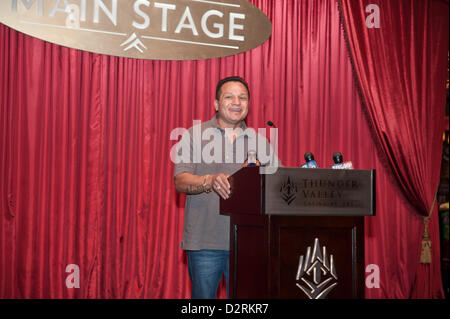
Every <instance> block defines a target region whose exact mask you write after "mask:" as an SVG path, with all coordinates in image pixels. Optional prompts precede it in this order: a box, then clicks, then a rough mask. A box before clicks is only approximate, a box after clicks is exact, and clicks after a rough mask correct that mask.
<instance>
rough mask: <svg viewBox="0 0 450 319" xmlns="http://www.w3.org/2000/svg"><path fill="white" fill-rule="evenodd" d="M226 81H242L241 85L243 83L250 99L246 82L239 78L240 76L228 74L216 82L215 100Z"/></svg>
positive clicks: (217, 98) (218, 97)
mask: <svg viewBox="0 0 450 319" xmlns="http://www.w3.org/2000/svg"><path fill="white" fill-rule="evenodd" d="M227 82H239V83H242V85H244V86H245V88H246V89H247V93H248V99H249V100H250V90H249V89H248V84H247V82H245V80H244V79H243V78H241V77H240V76H229V77H227V78H224V79H222V80H220V81H219V83H217V87H216V100H217V101H218V100H219V99H220V90H221V89H222V86H223V85H224V84H225V83H227Z"/></svg>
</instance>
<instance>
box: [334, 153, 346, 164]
mask: <svg viewBox="0 0 450 319" xmlns="http://www.w3.org/2000/svg"><path fill="white" fill-rule="evenodd" d="M333 161H334V163H335V164H341V163H343V162H344V158H343V157H342V154H341V152H336V153H334V154H333Z"/></svg>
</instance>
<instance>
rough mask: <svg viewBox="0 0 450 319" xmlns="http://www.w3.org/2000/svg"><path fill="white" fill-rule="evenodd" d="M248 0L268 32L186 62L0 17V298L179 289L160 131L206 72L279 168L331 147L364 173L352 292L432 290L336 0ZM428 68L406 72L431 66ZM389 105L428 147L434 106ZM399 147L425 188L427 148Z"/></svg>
mask: <svg viewBox="0 0 450 319" xmlns="http://www.w3.org/2000/svg"><path fill="white" fill-rule="evenodd" d="M251 2H252V3H253V4H255V5H256V6H257V7H259V8H260V9H261V10H263V11H264V12H265V13H266V14H267V15H268V17H269V18H270V20H271V21H272V24H273V34H272V37H271V38H270V39H269V40H268V41H267V42H265V43H264V44H263V45H261V46H260V47H258V48H256V49H254V50H251V51H249V52H246V53H243V54H239V55H236V56H232V57H226V58H221V59H210V60H199V61H143V60H135V59H125V58H118V57H110V56H104V55H99V54H93V53H88V52H82V51H78V50H73V49H68V48H64V47H61V46H57V45H53V44H49V43H46V42H44V41H41V40H38V39H35V38H32V37H29V36H26V35H24V34H21V33H19V32H16V31H14V30H12V29H10V28H8V27H6V26H4V25H1V24H0V298H188V297H189V296H190V283H189V279H188V274H187V261H186V256H185V254H184V253H183V251H182V250H181V249H180V248H179V246H180V242H181V234H182V227H183V212H184V201H185V197H184V196H183V195H179V194H176V192H175V188H174V186H173V163H172V162H171V161H170V150H171V148H172V146H173V145H174V144H175V143H176V142H177V141H176V140H172V139H171V132H172V131H173V130H174V129H175V128H178V127H183V128H188V127H190V126H192V124H193V120H201V121H205V120H209V119H210V118H211V117H212V116H213V114H214V105H213V100H214V93H215V92H214V91H215V85H216V83H217V81H218V80H219V79H220V78H223V77H225V76H229V75H240V76H243V77H244V78H246V79H247V81H248V82H249V84H250V89H251V93H252V94H251V96H252V100H251V101H250V109H249V110H250V111H249V115H248V119H247V124H248V125H249V126H251V127H254V128H264V127H266V124H265V123H266V122H267V120H271V121H273V122H274V123H275V124H276V125H277V126H278V127H279V136H278V138H279V141H280V144H279V153H280V154H279V156H280V158H281V160H282V162H283V164H284V165H286V166H297V167H298V166H299V165H300V164H301V163H302V162H303V154H304V153H305V152H313V153H314V155H315V158H316V160H317V162H318V163H319V165H320V166H321V167H328V166H329V165H330V164H332V154H333V152H337V151H340V152H342V153H343V155H344V159H345V160H351V161H352V162H353V164H354V166H355V168H358V169H376V170H377V172H376V174H377V185H376V193H377V202H376V205H377V216H374V217H367V218H366V247H365V248H366V257H365V259H366V264H367V265H369V264H375V265H377V266H378V267H379V269H380V288H372V289H370V288H367V289H366V297H367V298H410V297H414V296H416V297H421V296H422V291H423V290H425V289H426V290H427V291H430V294H431V295H433V296H439V291H441V290H442V288H441V286H440V284H439V280H440V278H439V274H438V273H437V272H435V271H433V272H429V273H423V272H418V271H417V268H418V252H420V241H421V238H419V236H418V234H421V232H422V230H423V229H422V227H423V224H422V218H421V216H420V215H419V214H417V209H416V206H417V205H416V203H414V202H413V204H414V205H411V204H410V203H409V201H410V199H409V198H408V196H406V195H404V191H403V188H400V187H398V186H397V183H395V182H393V179H392V177H391V172H390V171H389V169H388V168H387V167H385V166H384V165H383V161H382V158H380V157H379V152H378V149H377V142H376V138H375V139H373V137H372V134H371V129H370V126H369V124H368V121H367V118H366V114H365V113H364V110H363V108H362V107H361V100H360V96H359V93H358V89H357V86H356V85H355V81H354V74H353V72H352V65H351V63H350V59H349V54H348V49H347V44H346V42H345V39H344V34H343V31H342V28H341V24H340V15H339V10H338V5H337V2H336V1H335V0H321V1H300V0H299V1H291V0H280V1H278V0H277V1H272V0H252V1H251ZM361 14H362V13H361ZM346 19H347V17H346ZM435 36H437V35H435ZM416 38H417V41H419V39H422V37H421V36H417V37H416ZM436 50H438V48H436ZM424 52H428V51H426V50H425V51H424ZM430 52H431V51H430ZM424 54H425V53H424ZM427 54H428V55H427V56H430V57H431V56H433V55H430V54H429V53H427ZM383 58H384V56H383ZM436 59H438V57H436ZM433 65H434V64H432V63H430V65H429V66H427V65H423V68H424V69H423V70H422V73H421V74H423V75H425V74H427V72H435V73H436V72H438V71H439V72H440V70H437V69H428V68H429V67H430V68H431V67H432V66H433ZM401 66H402V67H403V64H401ZM405 68H406V66H405ZM404 73H405V72H404ZM360 76H362V74H361V75H360V74H359V73H358V78H359V77H360ZM402 80H403V79H402ZM371 83H379V84H377V85H379V86H381V85H382V84H383V83H380V82H379V81H376V82H371ZM433 83H434V82H433ZM432 85H433V84H432V83H425V82H423V83H422V82H420V85H419V84H417V86H418V87H420V88H421V91H420V96H419V95H417V96H415V97H414V98H413V97H412V96H410V95H408V96H409V97H408V99H409V100H411V101H414V99H415V98H416V97H417V98H419V99H420V101H424V103H425V102H426V105H430V108H431V105H434V103H437V102H436V101H437V100H438V95H436V96H434V95H430V94H429V93H426V92H428V91H429V90H431V88H432ZM383 94H384V93H383ZM417 94H419V93H417ZM380 95H382V94H381V92H380ZM383 97H384V95H383ZM409 100H408V101H409ZM366 103H368V102H367V101H366ZM419 110H421V111H420V112H419ZM396 111H397V112H398V113H399V114H401V115H402V116H403V117H404V120H405V121H408V122H407V123H408V125H414V126H417V127H418V130H417V132H416V131H415V132H414V134H413V136H414V138H416V139H417V140H418V141H420V143H419V144H417V143H415V144H417V145H416V146H417V147H424V149H425V150H431V148H432V146H431V145H428V144H426V145H425V143H424V141H423V140H422V137H421V134H427V135H426V136H427V138H429V139H430V141H432V142H430V143H429V144H432V145H435V144H436V143H437V142H440V136H439V141H435V140H434V138H435V136H434V135H432V136H431V135H430V134H435V133H434V129H436V128H434V129H433V133H432V132H431V131H430V132H429V131H426V132H425V131H424V130H423V127H422V123H423V121H425V122H427V121H431V120H432V119H436V118H437V117H435V116H437V115H436V113H433V112H434V111H433V110H431V109H428V108H427V109H426V110H423V109H420V108H417V112H419V113H420V114H419V115H420V116H419V118H415V117H414V118H411V116H410V115H411V114H409V113H408V112H409V109H408V110H406V109H403V108H398V109H396ZM372 121H378V120H372ZM387 122H388V124H389V125H390V124H391V122H389V121H387ZM376 123H378V122H376ZM427 123H428V122H427ZM371 125H373V124H371ZM433 125H434V124H433ZM405 134H406V133H405ZM429 135H430V136H429ZM408 143H410V141H408ZM411 143H412V142H411ZM393 145H395V143H393V144H391V145H390V147H391V148H392V147H393ZM433 147H434V146H433ZM403 152H404V153H401V155H399V154H397V155H396V156H405V157H404V159H405V161H408V163H410V162H411V161H412V160H413V159H414V158H415V156H416V155H418V156H419V157H418V158H419V162H420V161H421V162H420V163H418V165H420V164H423V165H422V166H415V167H417V168H415V169H417V172H415V175H414V176H418V178H419V177H420V178H421V180H423V181H425V184H423V185H429V184H430V182H428V180H430V181H431V180H432V179H433V178H434V174H435V172H428V170H424V167H425V164H424V163H427V165H431V163H430V162H428V161H427V160H426V159H425V158H424V156H425V155H427V154H426V153H421V152H419V151H418V150H416V149H413V150H411V149H409V148H408V149H405V150H403ZM433 156H434V155H433ZM397 158H400V159H402V158H403V157H397ZM428 163H430V164H428ZM399 164H404V163H402V161H400V163H399ZM438 166H439V165H438ZM430 170H431V168H430ZM426 178H428V180H426ZM424 188H425V187H424ZM426 188H427V189H424V190H422V191H421V192H424V193H423V194H422V193H420V192H419V195H420V196H422V195H424V194H426V201H424V203H428V201H429V199H428V192H429V190H428V187H426ZM429 188H431V187H429ZM411 191H414V190H411ZM424 196H425V195H424ZM435 216H436V214H435ZM432 225H434V226H432ZM433 227H435V224H433V221H432V222H431V224H430V228H431V229H433ZM436 233H437V232H436V231H435V232H434V234H436ZM438 245H439V242H438V241H433V252H434V251H435V250H438V249H439V247H438ZM433 263H434V265H436V260H435V259H434V260H433ZM71 264H76V265H78V266H79V269H80V288H68V287H67V286H66V279H67V277H68V275H69V273H67V272H66V267H67V265H71ZM294 284H295V283H294ZM422 286H423V287H424V288H423V289H422V288H420V289H416V291H417V293H414V294H413V293H412V290H413V288H414V287H422ZM224 288H225V287H224V285H223V284H222V286H221V289H220V292H219V297H221V298H223V297H224V296H225V291H224Z"/></svg>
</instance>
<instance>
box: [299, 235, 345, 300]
mask: <svg viewBox="0 0 450 319" xmlns="http://www.w3.org/2000/svg"><path fill="white" fill-rule="evenodd" d="M337 279H338V277H337V274H336V269H335V267H334V260H333V255H330V258H329V259H328V255H327V249H326V247H325V246H323V247H322V252H321V249H320V243H319V239H318V238H316V239H314V248H313V250H312V253H311V247H308V248H307V250H306V257H304V256H303V255H301V256H300V261H299V263H298V271H297V277H296V281H297V284H296V285H297V287H299V288H300V289H301V290H302V291H303V292H304V293H305V294H306V295H307V296H308V298H309V299H323V298H325V297H326V296H327V294H328V293H329V292H330V291H331V290H332V289H333V288H334V287H335V286H336V285H337Z"/></svg>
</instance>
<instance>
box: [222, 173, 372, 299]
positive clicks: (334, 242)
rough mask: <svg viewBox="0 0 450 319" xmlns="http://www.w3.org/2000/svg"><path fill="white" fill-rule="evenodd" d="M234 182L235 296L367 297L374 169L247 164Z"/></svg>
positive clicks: (226, 206) (228, 207) (228, 211)
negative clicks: (273, 168)
mask: <svg viewBox="0 0 450 319" xmlns="http://www.w3.org/2000/svg"><path fill="white" fill-rule="evenodd" d="M229 181H230V184H231V196H230V198H229V199H227V200H222V199H221V200H220V212H221V214H224V215H229V216H230V283H229V289H230V290H229V295H230V298H238V299H241V298H261V299H264V298H286V299H297V298H299V299H319V298H364V280H365V269H364V216H372V215H374V214H375V209H374V207H375V192H374V190H375V187H374V185H375V171H374V170H333V169H310V168H286V167H283V168H278V170H277V172H276V173H275V174H262V173H260V168H259V167H246V168H242V169H241V170H239V171H238V172H236V173H235V174H233V175H232V176H230V177H229Z"/></svg>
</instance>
